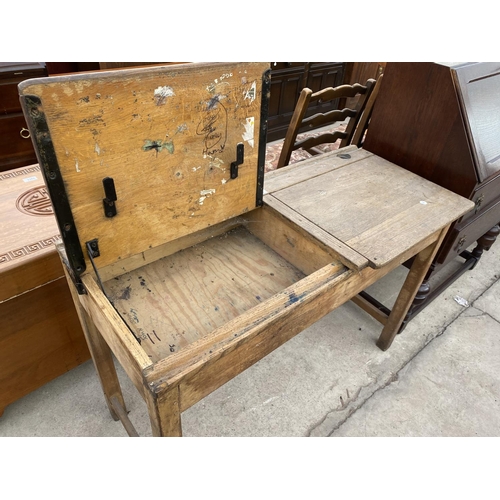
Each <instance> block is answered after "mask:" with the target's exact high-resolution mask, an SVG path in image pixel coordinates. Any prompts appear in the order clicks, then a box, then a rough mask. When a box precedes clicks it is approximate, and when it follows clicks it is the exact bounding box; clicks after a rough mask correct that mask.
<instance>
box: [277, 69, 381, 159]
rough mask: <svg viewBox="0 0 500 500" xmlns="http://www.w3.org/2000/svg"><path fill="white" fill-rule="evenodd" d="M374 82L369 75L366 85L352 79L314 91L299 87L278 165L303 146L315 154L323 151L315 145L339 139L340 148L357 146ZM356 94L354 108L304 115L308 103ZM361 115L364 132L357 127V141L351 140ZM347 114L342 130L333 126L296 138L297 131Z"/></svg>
mask: <svg viewBox="0 0 500 500" xmlns="http://www.w3.org/2000/svg"><path fill="white" fill-rule="evenodd" d="M376 83H377V81H376V80H374V79H371V78H370V79H369V80H368V81H367V82H366V84H365V85H361V84H359V83H355V84H353V85H340V86H339V87H335V88H333V87H328V88H325V89H322V90H319V91H318V92H313V91H312V90H311V89H309V88H307V87H306V88H304V89H302V92H301V93H300V96H299V99H298V101H297V105H296V106H295V110H294V112H293V115H292V120H291V122H290V125H289V127H288V130H287V133H286V136H285V140H284V142H283V148H282V150H281V154H280V157H279V160H278V166H277V168H281V167H285V166H286V165H288V164H289V162H290V157H291V155H292V152H293V151H295V150H297V149H304V150H305V151H307V152H308V153H309V154H311V155H316V154H320V153H322V151H321V150H319V149H317V148H316V146H318V145H320V144H325V143H334V142H336V141H338V140H339V139H340V145H339V148H343V147H344V146H348V145H350V144H356V145H357V146H360V145H361V142H362V139H363V137H364V132H366V128H367V126H368V121H369V116H368V115H371V109H370V110H369V112H368V113H367V114H365V113H364V111H365V109H366V107H367V105H368V104H369V103H370V105H371V106H373V102H374V99H372V100H370V97H371V96H372V93H373V90H374V88H375V86H376ZM356 96H358V102H357V104H356V106H355V107H354V109H353V108H348V107H346V108H344V109H335V110H333V111H328V112H327V113H316V114H315V115H313V116H310V117H307V118H304V116H305V115H306V113H307V109H308V107H309V105H310V104H311V103H314V102H317V101H321V102H327V101H333V100H335V99H343V98H348V97H356ZM363 115H365V119H364V126H363V127H364V128H363V130H364V132H363V133H362V131H361V130H360V131H359V132H358V134H356V141H357V142H354V136H355V133H356V131H357V125H358V123H359V121H360V119H362V117H363ZM348 118H349V123H348V125H347V128H346V130H345V131H342V130H336V131H335V132H326V133H324V134H320V135H318V136H315V137H306V138H305V139H302V140H298V141H297V135H298V134H299V132H300V131H304V130H308V129H309V130H310V129H314V128H318V127H324V126H326V125H329V124H332V123H335V122H339V121H343V120H346V119H348Z"/></svg>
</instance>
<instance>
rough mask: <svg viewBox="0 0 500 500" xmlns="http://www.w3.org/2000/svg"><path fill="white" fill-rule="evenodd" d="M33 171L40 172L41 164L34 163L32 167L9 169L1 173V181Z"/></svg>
mask: <svg viewBox="0 0 500 500" xmlns="http://www.w3.org/2000/svg"><path fill="white" fill-rule="evenodd" d="M33 172H40V165H33V166H32V167H26V168H21V169H15V170H9V171H8V172H4V173H0V181H5V180H7V179H13V178H14V177H19V176H21V175H26V174H31V173H33Z"/></svg>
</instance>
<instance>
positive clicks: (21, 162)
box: [0, 63, 47, 172]
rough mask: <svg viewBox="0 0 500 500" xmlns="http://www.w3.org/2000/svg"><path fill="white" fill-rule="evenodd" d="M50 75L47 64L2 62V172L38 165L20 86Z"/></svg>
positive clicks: (0, 95) (0, 166)
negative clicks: (18, 87)
mask: <svg viewBox="0 0 500 500" xmlns="http://www.w3.org/2000/svg"><path fill="white" fill-rule="evenodd" d="M46 75H47V70H46V68H45V65H44V63H0V172H3V171H6V170H10V169H12V168H17V167H22V166H26V165H30V164H32V163H36V162H37V160H36V155H35V150H34V149H33V145H32V143H31V139H30V137H29V132H28V130H27V126H26V121H25V119H24V115H23V112H22V110H21V105H20V103H19V95H18V92H17V84H18V83H19V82H21V81H23V80H26V79H27V78H35V77H39V76H46Z"/></svg>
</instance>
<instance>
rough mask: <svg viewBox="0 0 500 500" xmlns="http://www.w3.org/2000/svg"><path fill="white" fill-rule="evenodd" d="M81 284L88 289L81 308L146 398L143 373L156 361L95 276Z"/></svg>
mask: <svg viewBox="0 0 500 500" xmlns="http://www.w3.org/2000/svg"><path fill="white" fill-rule="evenodd" d="M82 282H83V284H84V286H85V289H86V290H87V294H86V295H79V299H80V302H81V304H82V306H83V307H84V309H85V311H86V312H87V314H88V315H89V317H90V320H91V321H92V322H93V323H94V325H95V327H96V328H97V330H98V331H99V333H100V334H101V335H102V337H103V338H104V340H105V341H106V343H107V344H108V345H109V347H110V348H111V350H112V351H113V354H114V355H115V356H116V358H117V359H118V361H119V362H120V364H121V365H122V367H123V369H124V370H125V372H126V373H127V375H128V376H129V377H130V380H132V382H133V383H134V385H135V386H136V387H137V389H138V391H139V392H140V393H141V394H142V395H143V397H144V394H145V388H144V381H143V374H144V373H145V372H147V370H148V369H151V368H152V367H153V362H152V361H151V360H150V359H149V357H148V355H147V354H146V352H145V351H144V349H143V348H142V347H141V346H140V344H139V342H138V341H137V340H136V339H135V338H134V336H133V335H132V333H131V332H130V330H129V329H128V327H127V326H126V325H125V323H124V322H123V320H122V319H121V317H120V315H119V314H118V313H117V312H116V311H115V310H114V309H113V306H112V305H111V304H110V303H109V300H108V299H107V298H106V297H105V296H104V294H103V293H102V291H101V289H100V288H99V287H98V285H97V283H96V282H95V281H94V278H93V277H92V275H90V274H86V275H85V276H83V278H82Z"/></svg>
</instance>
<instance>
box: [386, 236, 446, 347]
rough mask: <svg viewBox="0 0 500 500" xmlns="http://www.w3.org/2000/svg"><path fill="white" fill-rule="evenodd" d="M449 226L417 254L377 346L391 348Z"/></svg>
mask: <svg viewBox="0 0 500 500" xmlns="http://www.w3.org/2000/svg"><path fill="white" fill-rule="evenodd" d="M448 228H449V226H447V227H445V228H444V229H443V230H442V231H441V233H440V234H439V237H438V238H437V240H436V241H435V242H434V243H431V244H430V245H429V246H428V247H426V248H424V249H423V250H422V251H421V252H420V253H418V254H417V256H416V258H415V260H414V262H413V264H412V266H411V268H410V272H409V273H408V275H407V276H406V280H405V282H404V284H403V287H402V288H401V291H400V292H399V295H398V298H397V300H396V303H395V304H394V307H393V308H392V311H391V314H390V315H389V317H388V318H387V323H386V324H385V326H384V329H383V330H382V333H381V334H380V337H379V339H378V341H377V347H380V349H382V350H383V351H386V350H387V349H389V347H390V346H391V344H392V341H393V340H394V337H395V336H396V334H397V333H398V331H399V328H400V327H401V325H402V323H403V320H404V319H405V317H406V313H407V312H408V310H409V309H410V306H411V304H412V302H413V299H414V298H415V295H416V294H417V291H418V289H419V287H420V284H421V283H422V281H423V279H424V278H425V275H426V273H427V270H428V269H429V267H430V265H431V264H432V261H433V260H434V257H435V255H436V253H437V251H438V249H439V247H440V246H441V243H442V241H443V239H444V237H445V236H446V233H447V232H448Z"/></svg>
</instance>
